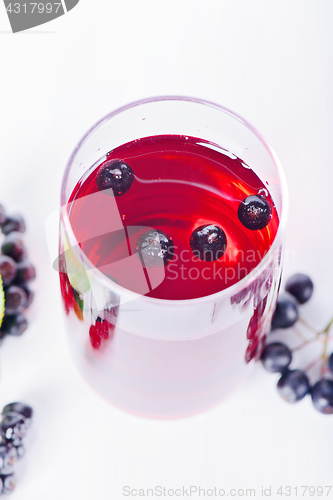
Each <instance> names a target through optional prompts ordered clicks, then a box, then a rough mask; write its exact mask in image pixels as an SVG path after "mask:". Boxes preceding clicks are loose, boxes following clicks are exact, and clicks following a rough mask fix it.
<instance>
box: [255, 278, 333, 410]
mask: <svg viewBox="0 0 333 500" xmlns="http://www.w3.org/2000/svg"><path fill="white" fill-rule="evenodd" d="M313 288H314V286H313V282H312V280H311V278H310V277H309V276H307V275H305V274H300V273H299V274H295V275H293V276H291V278H289V280H288V281H287V283H286V287H285V292H284V293H282V294H281V295H280V296H279V298H278V301H277V305H276V309H275V312H274V315H273V320H272V329H271V335H274V332H275V331H276V330H277V329H287V328H291V327H292V328H293V331H294V332H295V333H296V334H297V335H298V336H299V337H300V338H301V343H300V344H299V345H297V346H296V347H294V348H290V347H289V346H287V345H286V344H285V343H282V342H272V343H269V344H267V345H266V347H265V348H264V350H263V352H262V355H261V361H262V364H263V366H264V368H265V369H266V370H268V371H269V372H272V373H280V374H281V377H280V379H279V381H278V383H277V389H278V392H279V394H280V395H281V397H282V398H283V399H284V400H285V401H287V402H288V403H296V402H298V401H300V400H301V399H303V398H304V397H305V396H306V395H307V394H309V395H310V396H311V399H312V403H313V406H314V407H315V409H316V410H318V411H319V412H320V413H324V414H332V413H333V353H332V354H331V355H330V356H329V355H328V353H327V350H328V341H329V340H330V339H331V336H330V335H329V334H330V329H331V326H332V325H333V319H332V320H331V321H330V322H329V323H328V324H327V326H326V327H325V328H324V330H322V331H316V330H315V329H314V328H312V327H311V326H310V325H308V324H307V323H306V322H305V321H304V320H303V319H302V318H301V317H300V315H299V306H300V305H302V304H305V303H306V302H307V301H308V300H309V299H310V298H311V296H312V293H313ZM298 323H301V324H302V325H303V327H305V328H306V329H307V331H308V332H309V334H310V335H311V336H310V338H309V337H304V335H303V334H302V333H301V332H300V331H299V330H298V329H297V324H298ZM313 342H322V345H323V349H322V352H321V355H320V357H319V358H318V359H315V360H312V361H311V363H310V364H309V365H308V366H306V367H305V368H304V369H302V370H300V369H290V364H291V363H292V359H293V354H294V353H295V352H296V351H299V350H301V349H302V348H303V347H305V346H307V345H308V344H312V343H313ZM319 363H320V377H319V380H316V382H315V383H314V384H311V382H310V378H309V371H310V370H311V369H312V368H313V367H314V366H316V365H317V364H319Z"/></svg>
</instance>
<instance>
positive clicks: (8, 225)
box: [1, 214, 26, 234]
mask: <svg viewBox="0 0 333 500" xmlns="http://www.w3.org/2000/svg"><path fill="white" fill-rule="evenodd" d="M25 229H26V227H25V222H24V219H23V217H22V215H20V214H14V215H11V216H9V217H7V219H6V222H5V223H4V224H3V225H2V226H1V230H2V232H3V234H9V233H11V232H13V231H18V232H20V233H24V231H25Z"/></svg>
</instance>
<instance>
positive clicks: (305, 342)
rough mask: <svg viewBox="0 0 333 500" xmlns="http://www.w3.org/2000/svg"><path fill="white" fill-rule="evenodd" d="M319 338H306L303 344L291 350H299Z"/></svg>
mask: <svg viewBox="0 0 333 500" xmlns="http://www.w3.org/2000/svg"><path fill="white" fill-rule="evenodd" d="M317 340H318V338H317V337H315V338H312V339H309V340H305V341H304V342H303V343H302V344H300V345H298V346H297V347H294V349H291V351H292V352H295V351H299V350H300V349H302V348H303V347H305V346H306V345H308V344H311V343H312V342H316V341H317Z"/></svg>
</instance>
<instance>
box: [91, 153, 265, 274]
mask: <svg viewBox="0 0 333 500" xmlns="http://www.w3.org/2000/svg"><path fill="white" fill-rule="evenodd" d="M134 179H135V175H134V172H133V169H132V167H131V166H130V165H128V164H127V163H125V162H124V161H123V160H119V159H116V160H108V161H106V162H105V163H104V164H103V165H101V166H100V167H99V169H98V172H97V176H96V186H97V189H98V190H99V191H105V194H107V195H110V196H122V195H123V194H125V193H127V192H128V191H129V189H130V188H131V186H132V184H133V182H134ZM237 214H238V219H239V221H240V222H241V223H242V224H243V226H244V227H245V228H247V229H250V230H252V231H255V230H259V229H263V228H264V227H266V226H267V224H268V223H269V221H270V220H271V218H272V207H271V205H270V203H269V201H268V200H267V199H266V198H265V196H262V195H260V194H256V195H250V196H248V197H247V198H245V199H244V200H243V201H242V202H241V203H240V204H239V206H238V212H237ZM172 246H173V243H172V237H169V236H167V235H166V234H164V233H163V231H161V230H160V229H158V230H155V231H148V232H147V233H145V234H143V235H142V236H141V237H140V238H139V240H138V243H137V250H138V251H139V252H140V254H141V255H142V257H143V260H144V264H145V266H146V267H158V265H161V264H162V265H163V264H164V265H165V266H166V265H167V264H168V262H169V261H170V260H171V259H172V257H173V251H172ZM190 247H191V249H192V252H193V253H194V255H196V256H197V257H198V258H199V259H201V260H203V261H207V262H213V261H216V260H218V259H220V258H221V257H222V256H223V254H224V252H225V250H226V248H227V237H226V234H225V232H224V231H223V229H222V228H221V227H219V226H217V225H216V224H206V225H203V226H200V227H198V228H197V229H195V230H194V231H193V232H192V234H191V237H190Z"/></svg>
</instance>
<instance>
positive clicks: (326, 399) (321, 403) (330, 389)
mask: <svg viewBox="0 0 333 500" xmlns="http://www.w3.org/2000/svg"><path fill="white" fill-rule="evenodd" d="M311 398H312V403H313V406H314V407H315V408H316V410H318V411H319V412H320V413H325V414H326V415H328V414H331V413H333V380H326V379H321V380H319V381H318V382H317V383H316V384H315V385H314V386H313V388H312V391H311Z"/></svg>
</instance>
